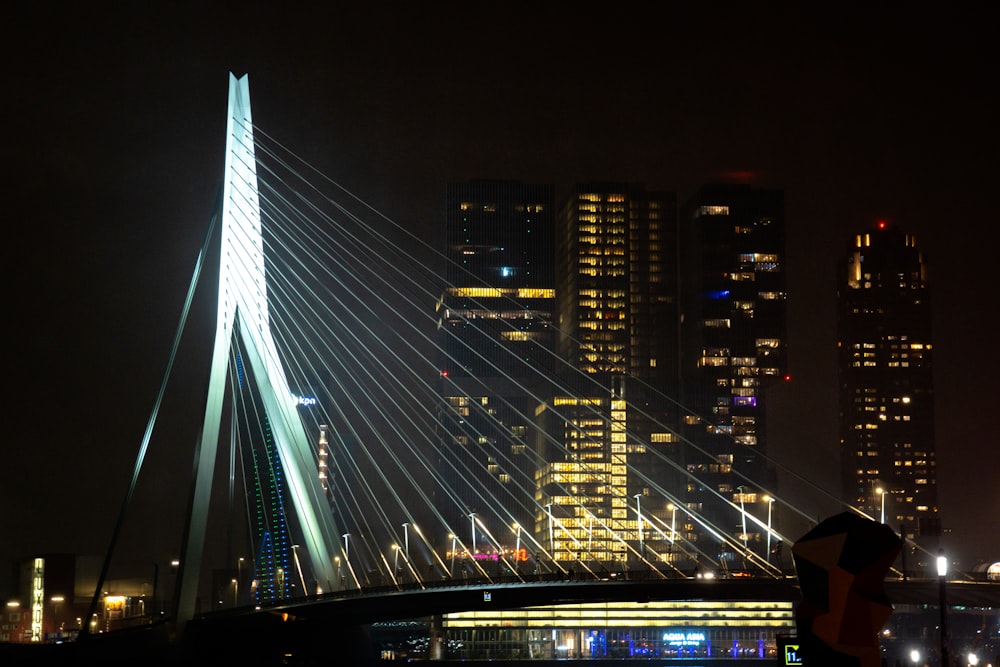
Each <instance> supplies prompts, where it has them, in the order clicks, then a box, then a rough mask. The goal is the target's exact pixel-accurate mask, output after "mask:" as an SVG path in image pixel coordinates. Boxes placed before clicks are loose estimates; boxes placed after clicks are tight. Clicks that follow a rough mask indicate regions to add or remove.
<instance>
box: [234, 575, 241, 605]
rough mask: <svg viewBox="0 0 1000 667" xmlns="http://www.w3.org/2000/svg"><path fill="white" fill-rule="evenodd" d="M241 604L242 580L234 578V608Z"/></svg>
mask: <svg viewBox="0 0 1000 667" xmlns="http://www.w3.org/2000/svg"><path fill="white" fill-rule="evenodd" d="M239 606H240V582H239V579H233V608H234V609H235V608H236V607H239Z"/></svg>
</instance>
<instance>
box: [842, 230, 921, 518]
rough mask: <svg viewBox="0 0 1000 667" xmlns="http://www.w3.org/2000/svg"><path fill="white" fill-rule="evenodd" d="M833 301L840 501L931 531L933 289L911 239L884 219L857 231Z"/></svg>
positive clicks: (877, 515)
mask: <svg viewBox="0 0 1000 667" xmlns="http://www.w3.org/2000/svg"><path fill="white" fill-rule="evenodd" d="M837 298H838V309H837V312H838V318H837V336H838V337H837V340H838V343H837V347H838V369H839V378H840V383H839V384H840V444H841V463H842V475H841V479H842V482H843V495H844V501H845V502H847V503H848V504H850V505H852V506H854V507H857V508H858V509H860V510H862V511H864V512H866V513H867V514H868V515H869V516H872V517H875V518H877V519H878V520H881V521H883V522H884V523H890V524H892V525H893V528H894V529H895V528H896V527H897V526H899V527H900V528H901V530H903V531H905V532H906V534H907V536H909V537H914V536H917V537H936V536H937V535H938V534H939V531H940V522H939V515H938V505H937V484H936V474H935V460H934V449H935V447H934V385H933V373H932V370H933V369H932V360H933V348H932V342H931V304H930V289H929V285H928V280H927V261H926V259H925V257H924V255H923V253H922V252H921V251H920V249H919V248H918V247H917V244H916V241H915V239H914V237H913V236H911V235H910V234H907V233H905V232H903V231H901V230H899V229H896V228H894V227H892V226H891V225H888V224H886V223H885V222H879V223H877V224H876V225H875V226H874V228H873V229H870V230H869V231H867V232H864V233H862V234H858V235H857V236H856V237H855V238H854V239H853V241H852V243H851V244H850V247H849V249H848V252H847V254H846V256H845V257H844V258H843V259H842V260H841V262H840V265H839V271H838V285H837Z"/></svg>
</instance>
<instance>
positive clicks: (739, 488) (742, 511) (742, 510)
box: [736, 485, 749, 558]
mask: <svg viewBox="0 0 1000 667" xmlns="http://www.w3.org/2000/svg"><path fill="white" fill-rule="evenodd" d="M744 488H745V487H743V486H742V485H741V486H737V487H736V490H737V491H739V494H740V514H741V515H742V517H743V557H744V558H746V557H747V549H749V547H747V508H746V505H745V504H744V502H743V489H744Z"/></svg>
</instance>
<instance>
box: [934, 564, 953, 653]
mask: <svg viewBox="0 0 1000 667" xmlns="http://www.w3.org/2000/svg"><path fill="white" fill-rule="evenodd" d="M937 573H938V597H939V598H940V600H939V602H938V604H939V606H940V609H941V664H942V665H950V664H951V663H950V662H949V661H948V625H947V615H946V614H945V607H946V606H947V605H946V603H945V595H944V581H945V578H946V577H947V575H948V558H947V557H946V556H945V555H944V552H939V555H938V557H937Z"/></svg>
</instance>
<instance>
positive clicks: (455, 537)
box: [448, 533, 458, 579]
mask: <svg viewBox="0 0 1000 667" xmlns="http://www.w3.org/2000/svg"><path fill="white" fill-rule="evenodd" d="M448 537H450V538H451V578H452V579H454V578H455V549H457V546H456V544H457V542H458V535H455V534H454V533H452V534H450V535H448Z"/></svg>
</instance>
